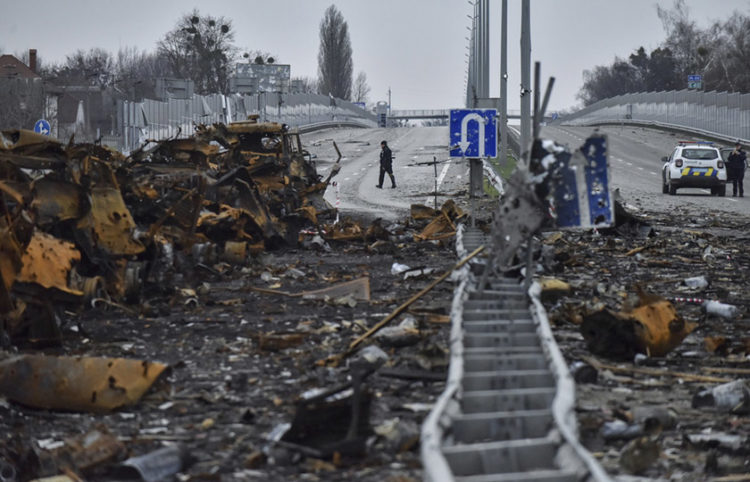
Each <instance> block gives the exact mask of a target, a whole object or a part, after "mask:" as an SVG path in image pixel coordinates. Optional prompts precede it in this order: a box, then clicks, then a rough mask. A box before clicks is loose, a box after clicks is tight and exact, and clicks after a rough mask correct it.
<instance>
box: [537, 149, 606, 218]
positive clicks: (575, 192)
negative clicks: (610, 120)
mask: <svg viewBox="0 0 750 482" xmlns="http://www.w3.org/2000/svg"><path fill="white" fill-rule="evenodd" d="M555 157H556V159H557V162H556V163H555V166H554V167H552V169H551V171H550V179H549V181H550V184H549V187H550V198H551V199H550V203H551V205H552V208H553V211H554V215H555V217H556V224H557V226H559V227H581V228H591V227H611V226H613V225H614V222H615V212H614V201H613V199H612V194H611V192H610V183H609V167H608V165H607V137H606V136H592V137H589V138H588V139H586V142H585V143H584V144H583V146H582V147H581V148H580V149H578V150H576V151H575V152H574V153H573V154H570V153H569V152H567V151H565V152H558V153H556V154H555Z"/></svg>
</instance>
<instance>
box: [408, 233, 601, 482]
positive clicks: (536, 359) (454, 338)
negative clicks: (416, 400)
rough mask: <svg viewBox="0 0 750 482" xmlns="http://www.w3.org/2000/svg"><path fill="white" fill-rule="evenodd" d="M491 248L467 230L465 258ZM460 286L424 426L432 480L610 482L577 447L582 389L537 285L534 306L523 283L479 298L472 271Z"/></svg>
mask: <svg viewBox="0 0 750 482" xmlns="http://www.w3.org/2000/svg"><path fill="white" fill-rule="evenodd" d="M487 242H488V237H487V236H486V235H484V234H483V233H482V232H481V231H479V230H477V229H473V228H465V227H464V226H461V227H460V228H459V230H458V234H457V242H456V246H457V251H458V254H459V257H463V256H464V255H465V254H466V253H467V252H468V251H469V250H471V249H473V248H475V247H478V246H480V245H483V244H486V243H487ZM475 267H476V265H475ZM460 278H461V282H460V284H459V286H458V288H457V289H456V291H455V293H454V298H453V305H452V309H451V320H452V326H451V361H450V368H449V374H448V381H447V384H446V389H445V391H444V392H443V394H442V395H441V396H440V398H439V399H438V401H437V402H436V404H435V406H434V407H433V410H432V411H431V412H430V415H429V416H428V417H427V419H426V420H425V422H424V424H423V426H422V449H421V450H422V462H423V466H424V470H425V475H424V478H425V480H427V481H430V482H448V481H464V482H470V481H474V482H479V481H490V480H492V481H521V480H523V481H552V480H554V481H580V480H592V481H594V480H596V481H608V480H610V478H609V476H608V475H607V474H606V472H605V471H604V470H603V469H602V468H601V466H600V465H599V464H598V462H597V461H596V460H595V459H594V458H593V457H592V456H591V454H589V453H588V451H586V450H585V449H584V448H583V447H582V446H581V445H580V443H579V442H578V440H577V425H576V421H575V414H574V411H573V410H574V406H575V403H574V402H575V388H574V384H573V381H572V377H571V375H570V373H569V371H568V369H567V366H566V364H565V362H564V360H563V358H562V355H561V354H560V351H559V349H558V348H557V344H556V343H555V340H554V337H553V336H552V332H551V329H550V327H549V321H548V320H547V317H546V314H545V312H544V308H543V307H542V305H541V303H540V302H539V300H538V295H539V291H540V289H539V287H538V285H533V287H532V289H531V290H530V291H529V294H530V295H531V299H532V304H531V306H529V302H528V301H527V293H526V292H525V290H524V288H523V285H521V284H519V283H518V282H517V281H516V280H512V279H508V278H497V279H491V278H490V279H488V281H489V287H486V288H485V289H483V290H478V289H477V283H476V277H475V276H474V275H473V273H472V268H471V267H469V266H465V267H464V268H463V269H462V271H461V272H460Z"/></svg>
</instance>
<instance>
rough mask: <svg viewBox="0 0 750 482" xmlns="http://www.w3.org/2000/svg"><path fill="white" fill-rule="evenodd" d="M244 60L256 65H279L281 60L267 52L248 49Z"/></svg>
mask: <svg viewBox="0 0 750 482" xmlns="http://www.w3.org/2000/svg"><path fill="white" fill-rule="evenodd" d="M242 58H243V59H247V61H248V62H251V63H254V64H277V63H279V58H278V57H277V56H276V55H273V54H271V53H269V52H266V51H265V50H258V49H246V50H245V51H244V52H243V53H242Z"/></svg>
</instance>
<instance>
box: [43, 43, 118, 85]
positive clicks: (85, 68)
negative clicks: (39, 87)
mask: <svg viewBox="0 0 750 482" xmlns="http://www.w3.org/2000/svg"><path fill="white" fill-rule="evenodd" d="M49 75H50V77H51V79H50V80H53V81H54V82H55V83H58V84H68V85H90V86H97V87H105V86H108V85H111V84H112V81H113V79H114V78H115V65H114V59H113V58H112V55H111V54H110V53H109V52H107V51H106V50H104V49H100V48H93V49H91V50H89V51H88V52H86V51H84V50H80V49H79V50H76V51H75V52H74V53H73V54H71V55H68V56H67V57H66V58H65V62H63V64H62V65H59V66H55V67H53V68H52V69H51V70H50V73H49Z"/></svg>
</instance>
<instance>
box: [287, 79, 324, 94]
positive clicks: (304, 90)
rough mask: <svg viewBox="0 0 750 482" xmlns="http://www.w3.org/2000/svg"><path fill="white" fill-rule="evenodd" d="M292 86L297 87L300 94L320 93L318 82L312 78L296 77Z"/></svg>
mask: <svg viewBox="0 0 750 482" xmlns="http://www.w3.org/2000/svg"><path fill="white" fill-rule="evenodd" d="M292 85H297V86H298V89H297V92H298V93H299V94H315V93H317V92H318V81H317V80H316V79H314V78H312V77H294V78H292Z"/></svg>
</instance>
